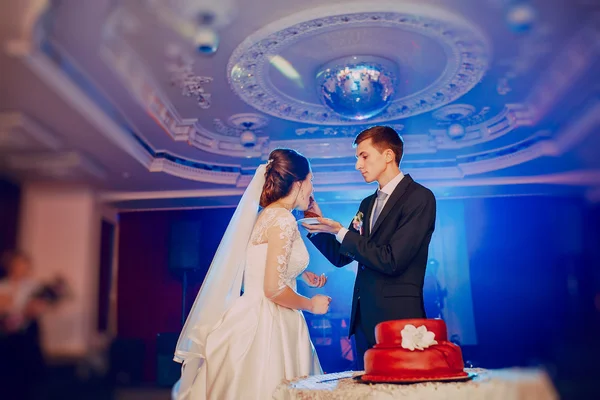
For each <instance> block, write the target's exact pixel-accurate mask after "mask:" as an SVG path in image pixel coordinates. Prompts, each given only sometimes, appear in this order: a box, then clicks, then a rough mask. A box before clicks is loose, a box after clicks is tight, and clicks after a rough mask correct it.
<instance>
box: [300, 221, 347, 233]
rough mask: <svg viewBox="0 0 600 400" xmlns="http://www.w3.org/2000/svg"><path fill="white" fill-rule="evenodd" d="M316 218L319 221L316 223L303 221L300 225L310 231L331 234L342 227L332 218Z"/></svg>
mask: <svg viewBox="0 0 600 400" xmlns="http://www.w3.org/2000/svg"><path fill="white" fill-rule="evenodd" d="M318 220H319V223H318V224H316V225H308V224H306V223H304V224H302V226H303V227H304V228H305V229H306V230H307V231H308V232H310V233H331V234H333V235H336V234H337V233H338V232H339V231H340V229H342V224H340V223H339V222H337V221H334V220H332V219H329V218H318Z"/></svg>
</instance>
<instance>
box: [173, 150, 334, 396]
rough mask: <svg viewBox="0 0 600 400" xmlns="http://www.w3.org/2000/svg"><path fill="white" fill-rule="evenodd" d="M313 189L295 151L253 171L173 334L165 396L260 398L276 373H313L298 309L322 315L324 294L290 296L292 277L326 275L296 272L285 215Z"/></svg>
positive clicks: (317, 280) (292, 228) (300, 265)
mask: <svg viewBox="0 0 600 400" xmlns="http://www.w3.org/2000/svg"><path fill="white" fill-rule="evenodd" d="M312 191H313V187H312V173H311V170H310V164H309V162H308V160H307V159H306V158H305V157H304V156H303V155H301V154H299V153H298V152H296V151H294V150H290V149H277V150H274V151H272V152H271V154H270V156H269V161H268V162H267V164H263V165H261V166H260V167H259V168H258V169H257V171H256V174H255V175H254V178H253V179H252V181H251V182H250V185H249V186H248V188H247V189H246V192H245V193H244V195H243V196H242V199H241V201H240V204H239V205H238V207H237V209H236V211H235V213H234V215H233V217H232V219H231V221H230V223H229V226H228V227H227V230H226V232H225V235H224V236H223V239H222V241H221V244H220V245H219V248H218V249H217V253H216V254H215V257H214V259H213V261H212V264H211V266H210V269H209V271H208V274H207V276H206V278H205V280H204V283H203V284H202V287H201V288H200V292H199V293H198V296H197V297H196V301H195V303H194V306H193V307H192V310H191V311H190V314H189V316H188V319H187V321H186V323H185V325H184V327H183V330H182V332H181V335H180V337H179V341H178V343H177V347H176V349H175V361H177V362H180V363H182V364H183V366H182V374H181V379H180V380H179V381H178V382H177V384H176V385H175V386H174V388H173V399H177V400H184V399H185V400H204V399H224V400H225V399H227V400H228V399H261V400H262V399H268V398H271V396H272V393H273V392H274V390H275V388H276V386H277V385H278V384H279V383H281V381H282V380H283V379H292V378H295V377H298V376H303V375H313V374H321V373H322V371H321V366H320V364H319V359H318V358H317V354H316V352H315V349H314V347H313V345H312V342H311V341H310V337H309V334H308V328H307V326H306V321H305V320H304V316H303V314H302V312H301V311H302V310H304V311H309V312H311V313H314V314H325V313H326V312H327V311H328V309H329V303H330V301H331V299H330V298H329V297H327V296H323V295H316V296H314V297H312V298H310V299H309V298H306V297H304V296H301V295H299V294H298V293H297V292H296V278H297V277H298V276H300V275H302V278H303V279H304V280H305V282H306V283H308V284H309V285H310V286H312V287H321V286H323V285H324V284H325V282H326V278H325V276H323V275H322V276H317V275H316V274H314V273H312V272H308V271H305V268H306V266H307V264H308V261H309V256H308V251H307V249H306V247H305V245H304V242H303V241H302V238H301V237H300V234H299V232H298V226H297V223H296V219H295V218H294V216H293V215H292V213H291V211H292V210H293V209H300V210H306V209H307V208H308V206H309V202H310V197H311V195H312ZM259 205H260V206H261V207H264V209H263V210H262V211H261V212H260V214H258V206H259ZM241 291H243V294H241V295H240V292H241Z"/></svg>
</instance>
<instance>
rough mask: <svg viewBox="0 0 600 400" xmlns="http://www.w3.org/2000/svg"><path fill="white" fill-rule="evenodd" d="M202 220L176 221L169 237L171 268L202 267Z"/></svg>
mask: <svg viewBox="0 0 600 400" xmlns="http://www.w3.org/2000/svg"><path fill="white" fill-rule="evenodd" d="M200 228H201V223H200V221H176V222H173V224H172V225H171V232H170V237H169V239H170V240H169V268H170V269H197V268H199V267H200V262H201V261H200V254H201V252H202V249H201V239H202V235H201V230H200Z"/></svg>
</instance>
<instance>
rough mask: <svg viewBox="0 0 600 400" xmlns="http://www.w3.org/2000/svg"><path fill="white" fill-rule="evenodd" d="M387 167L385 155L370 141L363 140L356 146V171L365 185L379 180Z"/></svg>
mask: <svg viewBox="0 0 600 400" xmlns="http://www.w3.org/2000/svg"><path fill="white" fill-rule="evenodd" d="M386 167H387V162H386V157H385V153H380V152H379V150H377V149H376V148H375V147H373V142H372V140H371V139H367V140H364V141H362V142H360V143H359V144H358V145H357V146H356V169H357V170H358V171H359V172H360V173H361V174H362V176H363V179H364V180H365V182H367V183H371V182H375V181H377V180H379V177H380V176H381V174H382V173H383V172H384V171H385V169H386Z"/></svg>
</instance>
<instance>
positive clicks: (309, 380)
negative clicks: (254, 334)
mask: <svg viewBox="0 0 600 400" xmlns="http://www.w3.org/2000/svg"><path fill="white" fill-rule="evenodd" d="M466 371H467V372H475V373H477V376H476V377H475V378H474V379H472V380H470V381H467V382H445V383H442V382H426V383H417V384H410V385H407V384H402V385H394V384H365V383H360V382H357V381H355V380H354V379H352V377H353V376H356V375H361V374H362V373H360V372H351V371H350V372H340V373H336V374H327V375H316V376H310V377H305V378H299V379H297V380H294V381H291V382H289V381H288V382H284V383H282V384H281V385H279V387H277V389H276V390H275V393H274V395H273V398H274V399H276V400H291V399H299V400H312V399H318V400H333V399H336V400H338V399H339V400H354V399H357V400H358V399H377V400H388V399H408V398H410V399H411V400H412V399H415V400H416V399H428V400H432V399H433V400H437V399H465V400H466V399H482V400H483V399H485V400H496V399H498V400H514V399H536V400H541V399H552V400H554V399H558V397H559V396H558V394H557V393H556V390H555V389H554V386H553V385H552V382H551V380H550V379H549V377H548V376H547V375H546V373H545V372H543V371H540V370H532V369H519V368H514V369H503V370H485V369H479V368H475V369H467V370H466ZM336 378H341V379H339V380H333V381H331V379H336ZM325 380H330V381H328V382H323V381H325Z"/></svg>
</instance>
